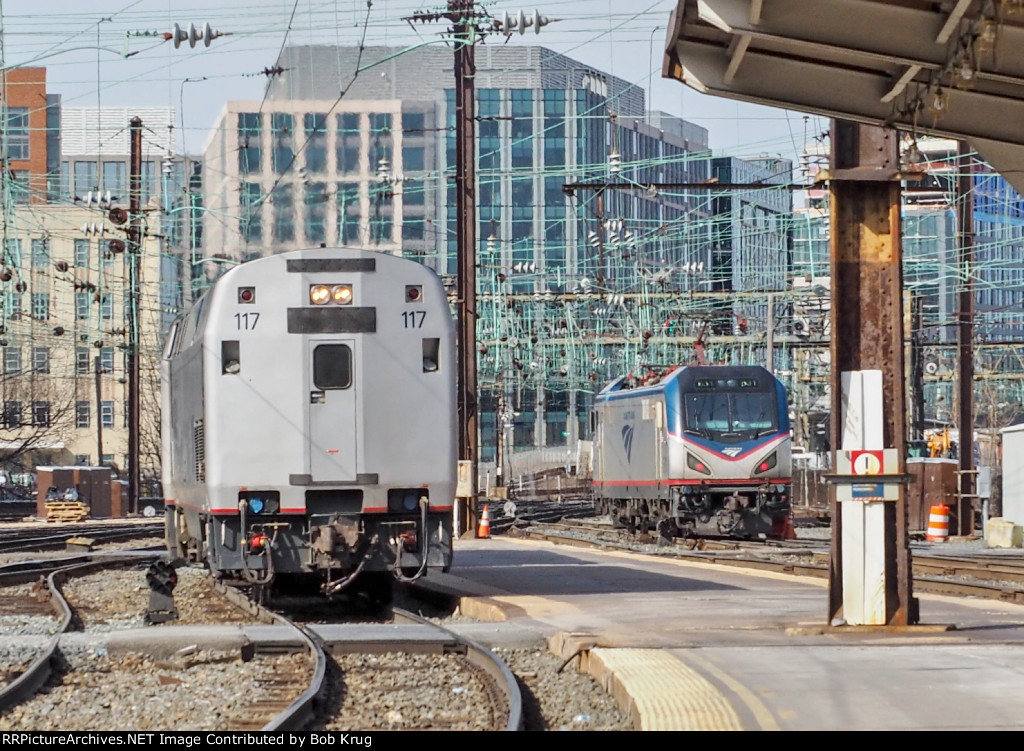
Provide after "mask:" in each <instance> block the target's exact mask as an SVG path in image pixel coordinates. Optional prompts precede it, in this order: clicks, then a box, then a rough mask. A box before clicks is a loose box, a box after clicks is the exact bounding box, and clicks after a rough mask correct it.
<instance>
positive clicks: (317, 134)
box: [303, 113, 327, 175]
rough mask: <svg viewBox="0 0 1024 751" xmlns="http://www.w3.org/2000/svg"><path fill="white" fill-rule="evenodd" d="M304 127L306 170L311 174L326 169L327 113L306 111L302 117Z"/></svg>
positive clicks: (320, 172) (316, 173)
mask: <svg viewBox="0 0 1024 751" xmlns="http://www.w3.org/2000/svg"><path fill="white" fill-rule="evenodd" d="M303 123H304V125H305V128H306V149H305V151H306V172H308V173H310V174H311V175H318V174H322V173H324V172H326V171H327V115H323V114H315V113H308V114H306V115H304V117H303Z"/></svg>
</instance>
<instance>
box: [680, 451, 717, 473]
mask: <svg viewBox="0 0 1024 751" xmlns="http://www.w3.org/2000/svg"><path fill="white" fill-rule="evenodd" d="M686 466H687V467H689V468H690V469H694V470H696V471H698V472H700V473H701V474H702V475H710V474H711V469H710V468H709V467H708V465H707V464H705V463H704V462H702V461H701V460H700V459H698V458H697V457H696V456H694V455H693V454H687V455H686Z"/></svg>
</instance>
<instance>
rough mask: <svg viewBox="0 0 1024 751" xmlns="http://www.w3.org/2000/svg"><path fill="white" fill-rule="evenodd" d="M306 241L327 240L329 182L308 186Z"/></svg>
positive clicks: (306, 198)
mask: <svg viewBox="0 0 1024 751" xmlns="http://www.w3.org/2000/svg"><path fill="white" fill-rule="evenodd" d="M305 200H306V242H307V243H322V242H325V241H326V240H327V183H310V184H309V185H307V186H306V196H305Z"/></svg>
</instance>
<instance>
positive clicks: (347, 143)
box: [335, 112, 362, 175]
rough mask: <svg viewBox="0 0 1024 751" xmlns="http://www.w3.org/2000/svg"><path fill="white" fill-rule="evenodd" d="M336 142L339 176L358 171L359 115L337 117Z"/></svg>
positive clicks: (350, 114) (347, 114) (360, 139)
mask: <svg viewBox="0 0 1024 751" xmlns="http://www.w3.org/2000/svg"><path fill="white" fill-rule="evenodd" d="M337 125H338V140H337V144H338V145H337V148H336V153H335V158H336V159H337V162H338V164H337V170H338V174H339V175H344V174H351V173H353V172H358V171H359V146H360V142H361V141H362V138H361V137H360V133H359V115H357V114H355V113H351V112H349V113H346V114H344V115H338V118H337Z"/></svg>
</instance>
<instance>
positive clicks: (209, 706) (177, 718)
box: [0, 650, 309, 731]
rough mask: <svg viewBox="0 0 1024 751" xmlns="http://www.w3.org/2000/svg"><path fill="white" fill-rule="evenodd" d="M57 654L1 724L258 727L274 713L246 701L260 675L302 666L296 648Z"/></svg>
mask: <svg viewBox="0 0 1024 751" xmlns="http://www.w3.org/2000/svg"><path fill="white" fill-rule="evenodd" d="M64 657H65V660H66V665H65V666H64V668H63V670H62V671H61V673H60V674H59V676H58V677H57V678H56V679H54V680H51V682H50V684H49V685H48V686H47V688H46V689H45V690H44V691H43V692H41V693H39V694H37V695H36V696H35V697H33V698H32V699H31V700H29V701H28V702H26V703H24V704H20V705H18V706H16V707H13V708H12V709H10V710H9V711H8V712H6V713H5V714H3V715H0V730H64V731H67V730H230V729H239V727H240V726H241V727H244V728H250V727H251V726H252V723H253V722H255V723H256V727H257V728H258V727H262V725H265V724H266V723H267V722H269V721H270V720H271V719H272V718H273V716H274V715H275V714H276V713H277V710H270V711H266V710H265V709H262V710H261V708H254V707H253V706H252V704H251V702H250V701H249V700H250V699H251V697H254V696H259V695H265V694H266V692H267V687H266V686H265V684H264V681H263V680H262V679H264V678H265V677H266V676H268V675H279V674H282V673H285V672H288V671H302V672H303V673H307V674H308V672H309V671H308V666H307V665H308V663H307V659H306V657H305V655H301V654H295V655H276V656H261V657H257V658H256V659H253V660H251V661H250V662H246V663H243V662H241V661H240V660H239V658H238V653H237V652H233V653H230V654H229V653H218V652H202V651H200V652H197V653H195V654H193V655H190V656H187V657H183V658H179V659H178V660H171V661H154V660H152V659H151V658H149V657H146V656H144V655H139V654H133V653H127V654H119V655H108V654H106V652H105V651H104V650H99V651H92V650H76V651H71V652H65V653H64ZM226 686H230V688H231V690H230V691H226V690H225V687H226ZM301 690H302V689H301V687H298V689H297V690H296V691H295V696H297V695H298V693H299V692H301ZM292 698H294V697H292Z"/></svg>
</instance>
